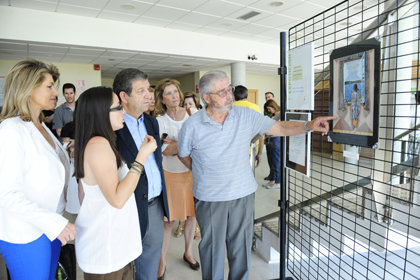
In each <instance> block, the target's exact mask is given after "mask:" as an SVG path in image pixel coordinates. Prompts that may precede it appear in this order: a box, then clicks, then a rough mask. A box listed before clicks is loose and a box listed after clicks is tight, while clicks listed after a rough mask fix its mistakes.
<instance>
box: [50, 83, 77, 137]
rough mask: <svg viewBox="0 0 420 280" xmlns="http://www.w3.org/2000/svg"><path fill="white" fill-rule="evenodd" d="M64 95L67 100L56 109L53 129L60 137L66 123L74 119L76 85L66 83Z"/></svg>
mask: <svg viewBox="0 0 420 280" xmlns="http://www.w3.org/2000/svg"><path fill="white" fill-rule="evenodd" d="M63 96H64V98H65V99H66V102H64V103H63V104H61V105H60V106H58V107H57V108H56V109H55V112H54V118H53V129H54V130H55V131H56V133H57V136H58V137H59V138H60V137H61V130H62V129H63V127H64V125H66V124H67V123H69V122H71V121H73V112H74V109H75V108H76V87H75V86H74V85H73V84H71V83H66V84H64V85H63Z"/></svg>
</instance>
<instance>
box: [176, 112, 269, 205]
mask: <svg viewBox="0 0 420 280" xmlns="http://www.w3.org/2000/svg"><path fill="white" fill-rule="evenodd" d="M274 122H275V121H274V120H272V119H270V118H268V117H265V116H263V115H261V114H259V113H257V112H255V111H254V110H251V109H249V108H244V107H239V106H233V107H232V110H231V111H230V112H229V114H228V116H227V117H226V120H225V122H224V124H220V123H218V122H216V121H214V120H212V119H210V118H209V117H208V115H207V113H206V110H205V109H203V110H200V111H198V112H197V113H196V114H194V115H192V116H191V117H190V118H189V119H188V120H187V121H186V122H185V123H184V125H183V126H182V128H181V131H180V133H179V137H178V155H179V156H180V157H186V156H189V155H191V157H192V172H193V177H194V197H196V198H197V199H199V200H203V201H229V200H234V199H238V198H242V197H245V196H247V195H249V194H251V193H253V192H255V190H256V189H257V183H256V182H255V178H254V175H253V173H252V170H251V166H250V164H249V153H248V152H249V146H250V143H251V139H252V137H253V136H255V135H256V134H260V135H263V134H264V133H265V132H266V131H267V130H269V129H270V128H271V127H272V126H273V125H274Z"/></svg>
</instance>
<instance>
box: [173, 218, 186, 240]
mask: <svg viewBox="0 0 420 280" xmlns="http://www.w3.org/2000/svg"><path fill="white" fill-rule="evenodd" d="M183 232H184V223H182V222H181V221H179V223H178V227H177V228H176V229H175V231H174V236H175V237H181V235H182V233H183Z"/></svg>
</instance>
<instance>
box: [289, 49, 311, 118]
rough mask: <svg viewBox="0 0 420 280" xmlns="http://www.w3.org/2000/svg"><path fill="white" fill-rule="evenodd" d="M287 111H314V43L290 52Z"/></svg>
mask: <svg viewBox="0 0 420 280" xmlns="http://www.w3.org/2000/svg"><path fill="white" fill-rule="evenodd" d="M286 110H309V111H312V110H314V43H313V42H312V43H309V44H306V45H303V46H301V47H298V48H295V49H292V50H289V53H288V62H287V108H286Z"/></svg>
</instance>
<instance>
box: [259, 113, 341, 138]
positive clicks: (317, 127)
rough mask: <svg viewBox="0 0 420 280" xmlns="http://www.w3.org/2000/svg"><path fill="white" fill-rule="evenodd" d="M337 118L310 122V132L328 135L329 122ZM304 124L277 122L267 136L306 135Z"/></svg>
mask: <svg viewBox="0 0 420 280" xmlns="http://www.w3.org/2000/svg"><path fill="white" fill-rule="evenodd" d="M334 119H336V117H317V118H316V119H313V120H312V121H310V122H308V123H307V125H306V127H307V128H308V129H309V130H313V131H317V132H321V133H322V135H327V133H328V130H329V124H328V121H330V120H334ZM304 124H305V123H304V122H290V121H282V122H275V123H274V125H273V126H272V127H271V128H270V129H269V130H268V131H267V134H271V135H274V136H293V135H298V134H302V133H305V132H306V131H305V129H304Z"/></svg>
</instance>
